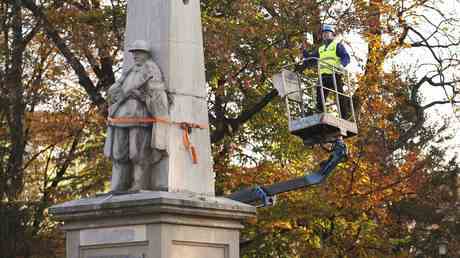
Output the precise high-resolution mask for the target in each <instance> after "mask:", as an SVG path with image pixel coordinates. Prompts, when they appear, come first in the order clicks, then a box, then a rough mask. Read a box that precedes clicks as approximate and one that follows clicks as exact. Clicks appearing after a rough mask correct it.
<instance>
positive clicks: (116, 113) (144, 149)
mask: <svg viewBox="0 0 460 258" xmlns="http://www.w3.org/2000/svg"><path fill="white" fill-rule="evenodd" d="M129 51H130V52H132V54H133V57H134V59H135V60H136V61H135V64H134V65H133V66H131V67H130V68H129V69H128V70H127V71H126V72H125V73H124V74H123V75H122V77H121V78H120V79H119V80H118V81H117V82H115V84H114V85H112V87H110V89H109V91H108V97H109V104H110V106H109V118H108V122H109V127H108V132H107V138H106V142H105V147H104V153H105V155H106V156H107V157H109V158H111V159H112V163H113V166H112V191H126V190H133V191H136V190H149V189H152V188H153V187H152V182H151V181H152V180H151V178H152V174H154V173H159V172H158V171H154V166H155V164H157V163H159V162H160V161H161V160H162V159H164V158H166V157H167V155H168V152H167V141H166V139H167V136H166V135H167V130H168V127H169V125H168V124H167V122H168V121H169V116H168V113H169V102H168V98H167V95H166V91H165V90H166V88H165V85H164V83H163V79H162V74H161V71H160V68H159V67H158V65H157V64H156V63H155V62H154V61H153V59H152V57H151V51H150V46H149V44H148V43H147V42H146V41H142V40H137V41H133V44H132V45H131V47H130V49H129Z"/></svg>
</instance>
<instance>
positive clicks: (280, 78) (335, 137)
mask: <svg viewBox="0 0 460 258" xmlns="http://www.w3.org/2000/svg"><path fill="white" fill-rule="evenodd" d="M311 59H317V58H315V57H311ZM317 63H318V67H317V68H318V70H317V72H314V73H298V72H293V71H289V70H286V69H285V68H286V67H287V66H286V67H284V69H283V70H282V71H281V73H278V74H275V75H274V76H273V84H274V86H275V88H276V89H277V91H278V93H279V95H280V97H282V98H284V99H285V104H286V107H287V115H288V121H289V131H290V132H291V133H292V134H294V135H296V136H298V137H300V138H302V140H303V143H304V145H305V146H307V147H308V146H313V145H315V144H323V143H333V148H332V152H331V154H330V156H329V158H328V159H327V160H326V161H323V162H321V163H320V168H319V170H318V171H315V172H312V173H308V174H307V173H306V174H305V175H304V176H302V177H297V178H294V179H291V180H287V181H283V182H279V183H275V184H272V185H266V186H255V187H251V188H247V189H242V190H240V191H237V192H234V193H232V194H230V195H229V196H228V198H230V199H233V200H236V201H240V202H244V203H255V202H260V203H261V205H260V206H261V207H265V206H271V205H274V204H275V202H276V195H277V194H280V193H285V192H290V191H294V190H297V189H300V188H307V187H310V186H314V185H318V184H320V183H322V182H323V181H324V180H325V179H326V178H327V177H328V176H329V175H330V174H331V173H332V171H333V170H334V169H335V167H336V166H337V165H338V164H340V163H341V162H343V161H344V160H345V159H346V157H347V147H346V145H345V143H344V141H343V139H344V138H348V137H352V136H355V135H356V134H357V133H358V129H357V125H356V117H355V112H354V108H353V100H352V96H351V95H348V94H346V93H344V92H339V91H338V90H337V83H336V74H341V77H342V78H344V86H345V88H348V90H350V86H351V85H350V80H349V76H348V73H347V72H346V71H345V70H343V69H341V68H338V67H331V68H332V71H333V81H334V89H329V88H326V87H323V84H322V78H321V73H320V72H319V71H320V69H321V67H322V66H324V65H328V66H330V65H329V64H328V63H325V62H322V61H320V60H319V59H317ZM326 90H327V91H330V92H329V93H332V94H326V95H333V96H334V98H333V99H334V100H333V101H332V102H331V101H328V100H327V99H325V97H324V96H325V94H324V91H326ZM317 96H320V98H318V97H317ZM318 99H320V100H321V103H315V100H316V101H317V100H318ZM341 100H342V101H343V100H347V102H348V103H346V104H347V105H349V107H350V110H351V115H350V116H349V117H342V112H340V107H341V104H340V101H341ZM318 104H320V105H322V109H321V110H323V111H322V112H321V113H318V112H315V107H317V106H318ZM342 106H343V103H342Z"/></svg>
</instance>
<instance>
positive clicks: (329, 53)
mask: <svg viewBox="0 0 460 258" xmlns="http://www.w3.org/2000/svg"><path fill="white" fill-rule="evenodd" d="M336 51H337V42H336V41H335V40H334V41H332V42H331V43H330V44H329V45H328V46H327V48H326V45H321V46H320V47H319V49H318V53H319V60H320V73H321V74H332V67H330V66H329V65H331V66H334V67H337V68H340V57H338V56H337V52H336ZM324 63H327V64H329V65H325V64H324Z"/></svg>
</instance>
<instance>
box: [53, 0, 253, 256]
mask: <svg viewBox="0 0 460 258" xmlns="http://www.w3.org/2000/svg"><path fill="white" fill-rule="evenodd" d="M201 28H202V27H201V17H200V2H199V0H129V1H128V20H127V30H126V40H125V41H126V43H125V44H126V46H128V45H129V44H131V43H132V42H134V41H136V40H143V41H146V42H150V44H151V49H152V50H153V51H152V52H153V60H154V61H155V63H157V64H158V66H159V67H160V69H161V72H162V74H163V77H164V78H163V79H164V83H165V85H166V91H167V93H168V95H169V99H170V106H169V117H168V119H169V123H168V126H169V130H167V131H168V133H167V136H165V137H167V142H168V144H167V145H168V147H167V153H168V156H167V158H164V159H162V161H161V162H160V163H157V164H156V167H155V168H154V169H153V171H152V178H151V181H152V182H151V184H150V185H151V186H152V187H151V188H152V189H151V190H152V191H140V192H137V193H129V192H124V193H123V192H121V193H118V192H112V193H108V194H103V195H99V196H96V197H92V198H87V199H81V200H75V201H70V202H67V203H63V204H60V205H55V206H53V207H51V208H50V209H49V211H50V213H51V214H52V215H53V217H54V219H56V220H59V221H63V222H64V226H63V229H64V230H65V232H66V250H67V257H68V258H238V257H239V231H240V229H242V228H243V226H242V224H241V221H243V220H245V219H247V218H249V217H252V216H254V215H255V208H254V207H253V206H250V205H246V204H243V203H240V202H236V201H233V200H230V199H227V198H222V197H215V196H214V174H213V172H212V162H211V148H210V137H209V126H208V113H207V103H206V82H205V75H204V55H203V39H202V29H201ZM130 58H131V57H130V56H129V55H128V54H127V53H126V52H125V59H124V66H125V68H126V67H130V66H131V64H132V63H133V60H132V59H130ZM192 147H193V148H192ZM192 150H194V151H193V152H192ZM192 154H194V155H192ZM95 173H97V172H95Z"/></svg>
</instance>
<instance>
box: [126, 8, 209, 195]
mask: <svg viewBox="0 0 460 258" xmlns="http://www.w3.org/2000/svg"><path fill="white" fill-rule="evenodd" d="M201 28H202V27H201V16H200V2H199V1H197V0H193V1H189V2H188V4H185V3H184V1H180V0H177V1H176V0H175V1H165V0H131V1H129V2H128V21H127V29H126V37H125V38H126V41H125V44H126V47H128V46H129V43H130V42H132V41H134V40H139V39H141V40H145V41H147V42H150V43H151V47H152V49H153V56H154V59H155V61H156V62H157V63H158V65H159V66H160V69H161V71H162V72H163V75H164V80H165V85H166V88H167V91H168V93H169V95H170V97H171V99H172V100H173V103H172V105H171V106H170V120H171V121H172V122H173V124H172V125H170V130H169V131H168V132H169V134H168V136H167V137H168V139H169V140H168V154H169V156H168V158H167V159H168V160H167V161H162V162H161V163H160V164H156V165H155V168H154V170H158V171H160V173H154V174H153V175H152V177H153V179H152V181H153V184H154V185H153V187H152V189H155V190H167V191H171V192H196V193H201V194H206V195H214V173H213V171H212V160H211V155H210V154H211V143H210V138H209V128H208V127H209V125H208V107H207V104H206V96H207V92H206V81H205V74H204V53H203V38H202V31H201ZM131 63H132V59H131V57H130V56H129V55H127V54H125V62H124V65H125V68H126V67H129V66H130V64H131ZM180 122H185V123H190V124H198V125H202V126H203V128H202V129H192V134H191V136H190V140H191V142H192V143H193V145H194V147H195V148H196V150H197V154H198V162H197V163H196V164H194V162H193V160H192V159H191V158H190V152H189V151H188V150H187V149H186V148H185V147H184V143H183V133H184V132H183V130H182V129H180V127H179V126H178V125H177V123H180Z"/></svg>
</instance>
